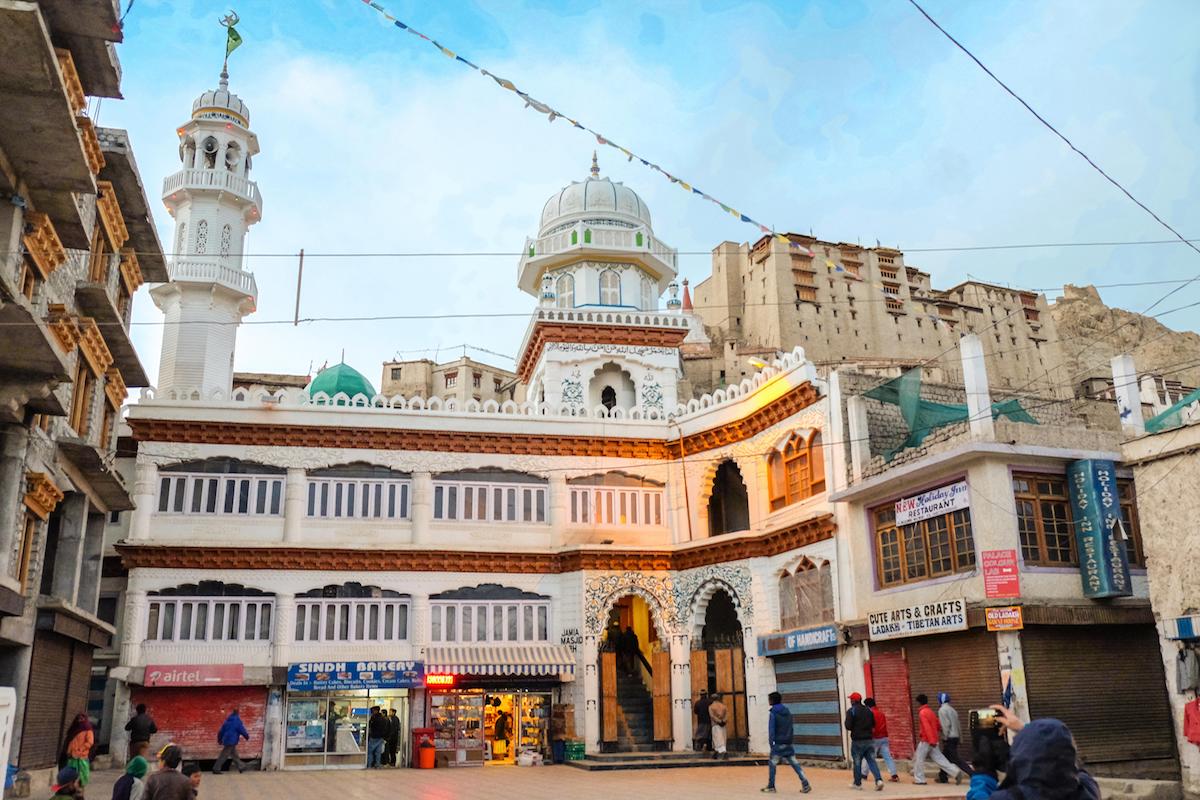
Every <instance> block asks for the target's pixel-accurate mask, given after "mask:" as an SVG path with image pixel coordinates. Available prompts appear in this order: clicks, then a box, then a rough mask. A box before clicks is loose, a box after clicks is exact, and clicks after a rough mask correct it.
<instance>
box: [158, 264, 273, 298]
mask: <svg viewBox="0 0 1200 800" xmlns="http://www.w3.org/2000/svg"><path fill="white" fill-rule="evenodd" d="M170 272H171V278H172V279H173V280H176V281H193V282H209V281H211V282H214V283H220V284H223V285H224V286H227V287H228V288H230V289H233V290H235V291H238V292H243V293H245V294H248V295H250V296H251V297H254V298H255V299H257V298H258V284H257V283H256V282H255V280H254V276H253V275H252V274H250V273H249V272H243V271H242V270H240V269H231V268H230V267H227V266H225V265H223V264H221V263H220V262H219V261H217V260H216V258H211V259H200V258H180V259H176V260H175V261H173V262H172V263H171V269H170Z"/></svg>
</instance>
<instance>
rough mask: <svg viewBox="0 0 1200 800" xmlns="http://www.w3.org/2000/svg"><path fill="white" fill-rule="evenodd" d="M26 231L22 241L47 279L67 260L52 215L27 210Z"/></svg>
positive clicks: (43, 276) (43, 277) (35, 264)
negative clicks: (51, 218) (51, 219)
mask: <svg viewBox="0 0 1200 800" xmlns="http://www.w3.org/2000/svg"><path fill="white" fill-rule="evenodd" d="M25 231H26V232H25V235H24V236H22V237H21V241H23V242H24V243H25V249H26V250H28V251H29V255H30V256H32V257H33V263H34V266H36V267H37V268H38V271H39V272H41V273H42V279H43V280H44V279H47V278H49V277H50V273H52V272H54V270H56V269H58V268H59V267H60V266H61V265H62V264H63V262H64V261H66V260H67V251H66V249H65V248H64V247H63V244H62V240H61V239H59V238H58V231H56V230H54V223H53V222H51V221H50V217H49V216H47V215H45V214H43V213H41V212H39V211H26V212H25Z"/></svg>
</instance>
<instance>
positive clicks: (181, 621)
mask: <svg viewBox="0 0 1200 800" xmlns="http://www.w3.org/2000/svg"><path fill="white" fill-rule="evenodd" d="M148 605H149V614H148V616H147V620H146V640H147V641H172V642H187V641H192V642H269V641H271V633H272V631H271V625H272V618H273V617H274V610H275V599H274V598H272V597H237V598H231V597H151V598H150V599H149V603H148Z"/></svg>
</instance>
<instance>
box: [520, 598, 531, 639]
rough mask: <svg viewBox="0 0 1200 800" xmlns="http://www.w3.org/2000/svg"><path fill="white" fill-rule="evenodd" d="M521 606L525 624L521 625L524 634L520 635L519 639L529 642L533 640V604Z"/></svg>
mask: <svg viewBox="0 0 1200 800" xmlns="http://www.w3.org/2000/svg"><path fill="white" fill-rule="evenodd" d="M523 608H524V617H525V624H524V626H523V628H524V636H522V637H521V641H523V642H531V641H533V606H524V607H523Z"/></svg>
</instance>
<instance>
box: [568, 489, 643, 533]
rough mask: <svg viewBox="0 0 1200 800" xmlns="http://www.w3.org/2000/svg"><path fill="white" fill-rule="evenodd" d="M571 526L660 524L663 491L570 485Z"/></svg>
mask: <svg viewBox="0 0 1200 800" xmlns="http://www.w3.org/2000/svg"><path fill="white" fill-rule="evenodd" d="M571 523H572V524H573V525H638V526H655V525H662V524H663V490H662V489H657V488H651V489H644V488H639V487H622V486H572V487H571Z"/></svg>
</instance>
